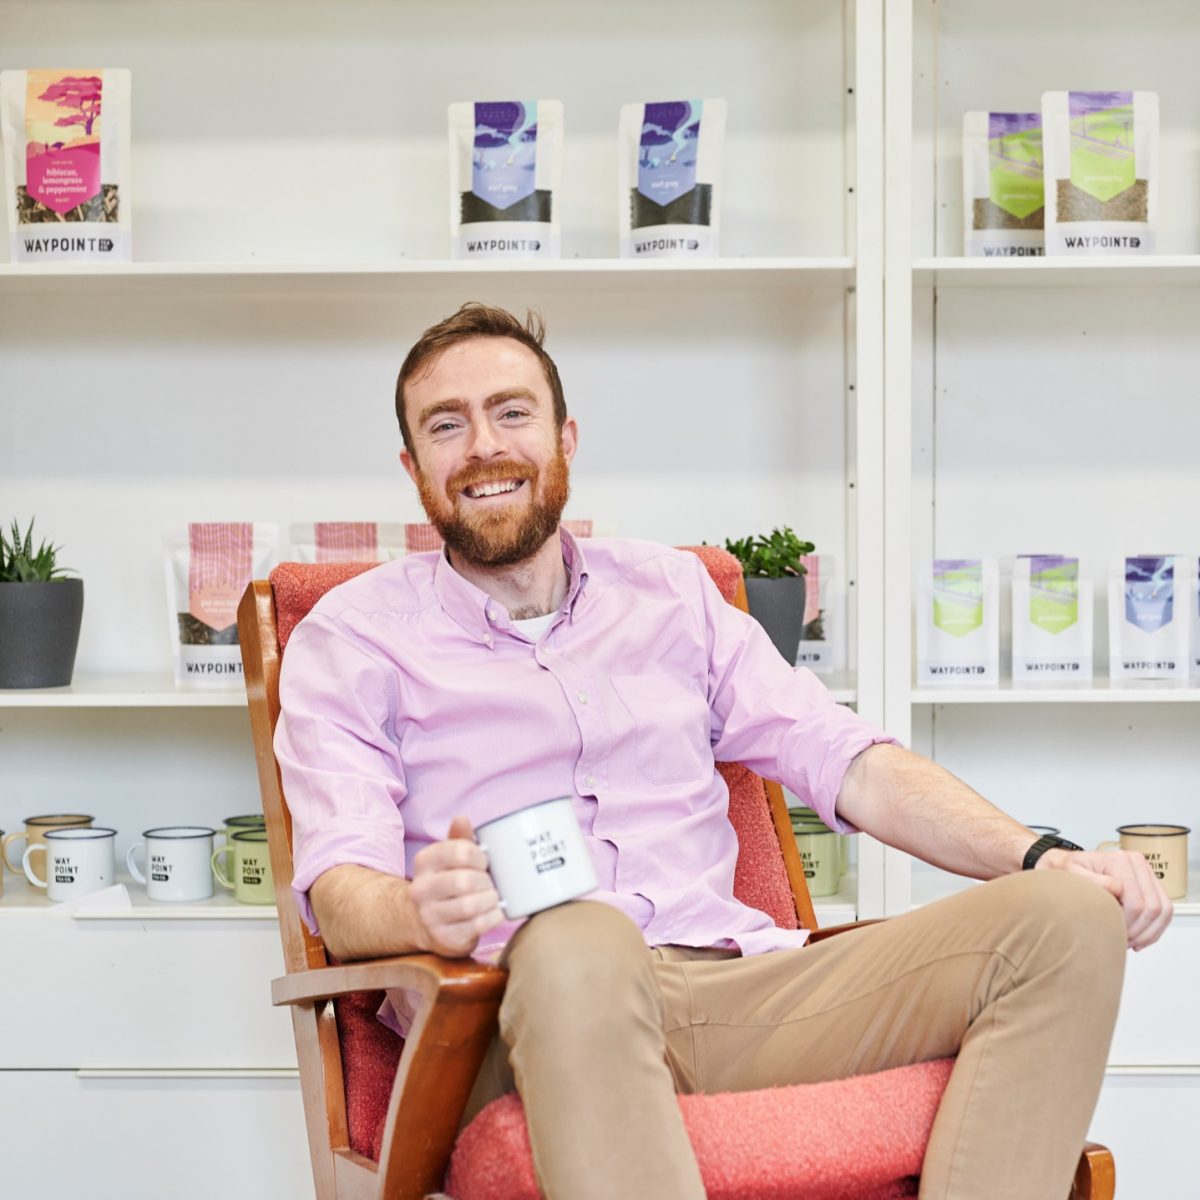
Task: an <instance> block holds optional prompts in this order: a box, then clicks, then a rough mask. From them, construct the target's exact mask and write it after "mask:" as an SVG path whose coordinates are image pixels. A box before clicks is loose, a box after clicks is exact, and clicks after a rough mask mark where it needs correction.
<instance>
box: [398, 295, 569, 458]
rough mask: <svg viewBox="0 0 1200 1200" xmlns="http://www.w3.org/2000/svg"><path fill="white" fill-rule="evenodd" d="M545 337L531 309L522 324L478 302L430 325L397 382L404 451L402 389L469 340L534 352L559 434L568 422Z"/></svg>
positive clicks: (407, 442)
mask: <svg viewBox="0 0 1200 1200" xmlns="http://www.w3.org/2000/svg"><path fill="white" fill-rule="evenodd" d="M545 336H546V325H545V322H544V321H543V320H542V317H541V314H540V313H538V312H535V311H534V310H533V309H527V310H526V312H525V323H524V324H522V323H521V322H520V321H519V320H518V319H517V318H516V317H514V316H513V314H512V313H510V312H506V311H505V310H504V309H503V308H495V307H493V306H492V305H490V304H481V303H479V302H478V301H477V300H471V301H468V302H467V303H466V304H464V305H463V306H462V308H460V309H459V310H458V312H456V313H455V314H454V315H453V316H450V317H447V318H446V319H445V320H444V321H439V322H438V323H437V324H436V325H431V326H430V327H429V328H428V329H427V330H425V332H424V333H423V334H421V336H420V338H419V340H418V341H417V344H416V345H415V346H413V348H412V349H411V350H410V351H409V352H408V357H407V358H405V360H404V364H403V365H402V366H401V368H400V377H399V378H398V379H397V380H396V419H397V420H398V421H399V422H400V436H401V437H402V438H403V439H404V448H405V449H406V450H407V451H408V452H409V453H410V454H412V453H413V447H412V431H411V430H410V429H409V427H408V414H407V413H406V412H405V411H404V388H405V385H406V384H407V383H408V381H409V380H410V379H411V378H412V377H413V376H414V375H417V374H419V373H420V372H422V371H423V370H424V369H425V368H427V367H430V366H432V364H433V360H434V359H435V358H437V356H438V355H439V354H441V353H442V352H443V351H445V350H448V349H449V348H450V347H451V346H454V345H457V344H458V343H459V342H466V341H470V340H471V339H472V338H489V337H490V338H512V339H513V341H515V342H520V343H521V345H522V346H526V347H527V348H528V349H530V350H531V351H533V353H534V354H535V355H536V356H537V360H538V362H540V363H541V364H542V371H543V372H544V373H545V376H546V382H547V383H548V384H549V385H550V394H551V395H552V396H553V397H554V423H555V425H556V427H557V428H558V429H559V430H560V431H561V430H562V427H563V422H565V421H566V419H567V402H566V399H565V397H564V396H563V388H562V380H560V379H559V377H558V368H557V367H556V366H555V365H554V359H552V358H551V357H550V355H549V354H547V353H546V351H545V350H543V349H542V341H543V339H544V338H545Z"/></svg>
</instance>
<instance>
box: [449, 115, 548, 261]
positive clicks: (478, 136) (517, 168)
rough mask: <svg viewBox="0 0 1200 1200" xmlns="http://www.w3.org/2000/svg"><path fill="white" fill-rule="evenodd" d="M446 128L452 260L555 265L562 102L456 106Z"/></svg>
mask: <svg viewBox="0 0 1200 1200" xmlns="http://www.w3.org/2000/svg"><path fill="white" fill-rule="evenodd" d="M449 127H450V242H451V254H452V255H453V257H454V258H471V259H481V258H558V257H559V256H560V255H561V253H562V236H561V226H560V223H559V219H558V202H557V193H558V190H559V184H560V182H561V178H562V127H563V119H562V104H561V102H560V101H558V100H490V101H483V100H480V101H474V102H459V103H455V104H451V105H450V108H449Z"/></svg>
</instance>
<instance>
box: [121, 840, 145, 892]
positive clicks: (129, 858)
mask: <svg viewBox="0 0 1200 1200" xmlns="http://www.w3.org/2000/svg"><path fill="white" fill-rule="evenodd" d="M145 844H146V843H145V842H134V843H133V845H132V846H130V847H129V853H128V854H126V855H125V865H126V866H127V867H128V868H129V873H130V875H132V876H133V877H134V879H136V880H137V881H138V883H145V882H146V877H145V875H143V874H142V873H141V871H139V870H138V869H137V863H135V862H134V861H133V856H134V855H135V854H136V853H137V852H138V851H139V850H140V849H141V848H142V847H143V846H144V845H145Z"/></svg>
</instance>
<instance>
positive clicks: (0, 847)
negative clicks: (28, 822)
mask: <svg viewBox="0 0 1200 1200" xmlns="http://www.w3.org/2000/svg"><path fill="white" fill-rule="evenodd" d="M28 836H29V834H27V833H26V832H25V830H23V829H18V830H17V831H16V832H15V833H9V834H6V835H5V837H4V841H3V842H0V858H3V859H4V865H5V866H6V867H7V868H8V869H9V870H10V871H11V872H12V873H13V874H14V875H20V874H21V867H20V865H18V866H15V867H14V866H13V865H12V862H11V861H10V860H9V857H8V848H9V846H10V845H12V843H13V842H15V841H16V840H17V838H27V837H28Z"/></svg>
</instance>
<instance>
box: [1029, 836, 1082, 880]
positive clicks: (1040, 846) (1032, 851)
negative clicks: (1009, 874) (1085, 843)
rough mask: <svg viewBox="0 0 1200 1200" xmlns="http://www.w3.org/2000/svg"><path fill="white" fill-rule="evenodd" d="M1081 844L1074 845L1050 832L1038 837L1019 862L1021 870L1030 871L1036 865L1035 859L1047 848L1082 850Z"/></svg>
mask: <svg viewBox="0 0 1200 1200" xmlns="http://www.w3.org/2000/svg"><path fill="white" fill-rule="evenodd" d="M1082 849H1083V847H1082V846H1077V845H1075V843H1074V842H1068V841H1067V839H1066V838H1060V837H1056V836H1055V835H1054V834H1052V833H1048V834H1046V835H1045V836H1044V837H1040V838H1038V840H1037V841H1036V842H1034V843H1033V845H1032V846H1030V847H1029V849H1028V850H1027V851H1026V852H1025V859H1024V861H1023V862H1022V863H1021V870H1022V871H1032V870H1033V868H1034V867H1035V866H1036V865H1037V860H1038V859H1039V858H1041V857H1042V855H1043V854H1045V853H1046V851H1047V850H1082Z"/></svg>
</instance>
